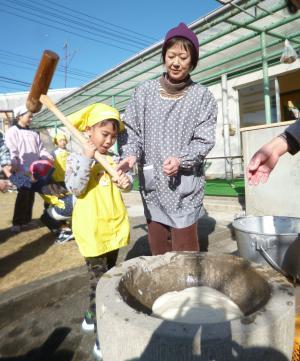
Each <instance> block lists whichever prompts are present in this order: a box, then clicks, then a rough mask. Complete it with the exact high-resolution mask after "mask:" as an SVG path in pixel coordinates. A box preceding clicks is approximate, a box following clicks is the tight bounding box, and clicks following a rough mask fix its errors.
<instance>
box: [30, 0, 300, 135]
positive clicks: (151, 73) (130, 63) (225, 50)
mask: <svg viewBox="0 0 300 361" xmlns="http://www.w3.org/2000/svg"><path fill="white" fill-rule="evenodd" d="M233 3H236V4H239V7H242V8H243V9H244V10H246V12H243V11H241V10H240V9H238V8H237V7H235V6H233V5H232V4H231V5H225V6H222V7H221V8H219V9H217V10H215V11H213V12H212V13H210V14H208V15H207V16H204V17H202V18H200V19H199V20H197V21H195V22H193V23H192V24H190V28H191V29H193V30H194V31H195V33H196V34H197V36H198V38H199V43H200V50H199V55H200V60H199V63H198V66H197V68H196V69H195V70H194V71H193V73H192V78H193V80H194V81H196V82H200V83H203V84H206V85H209V84H212V83H214V82H216V81H219V79H220V76H221V75H222V74H223V73H227V75H228V76H229V77H233V76H236V75H237V74H240V73H241V72H243V71H244V72H246V71H249V69H253V68H255V67H261V62H262V60H261V45H260V33H261V32H262V31H265V33H266V44H267V45H266V46H267V57H268V61H269V62H270V63H274V62H275V63H276V62H278V61H279V58H280V56H281V52H282V49H283V41H284V39H285V38H288V39H290V41H291V43H292V44H293V45H296V46H299V44H300V37H299V36H300V32H299V30H300V11H299V12H298V13H296V14H293V15H291V14H289V13H288V11H287V9H286V2H285V0H277V1H274V0H263V1H259V0H248V1H233ZM161 45H162V41H160V42H158V43H156V44H154V45H153V46H151V47H149V48H147V49H146V50H144V51H143V52H141V53H138V54H136V55H135V56H133V57H132V58H130V59H128V60H127V61H125V62H124V63H122V64H120V65H118V66H117V67H115V68H113V69H111V70H109V71H108V72H106V73H104V74H102V75H100V76H99V77H97V78H96V79H95V80H93V81H91V82H90V83H88V84H86V85H84V86H83V87H81V88H80V89H78V90H76V91H75V92H73V93H71V94H69V95H68V96H66V97H64V98H63V99H61V100H60V101H59V102H58V103H57V106H58V107H59V109H60V110H61V111H62V112H63V113H64V114H65V115H68V114H70V113H73V112H74V111H76V110H78V109H80V108H82V107H84V106H86V105H88V104H91V103H95V102H104V103H107V104H110V105H114V106H116V107H117V108H118V109H119V110H123V109H124V108H125V106H126V104H127V102H128V100H129V98H130V96H131V94H132V91H133V89H134V88H135V87H136V86H137V85H138V84H139V83H141V82H143V81H145V80H148V79H154V78H157V77H159V76H160V75H161V73H162V71H163V66H162V63H161V55H160V51H161ZM56 122H57V120H56V118H55V116H54V115H53V114H52V113H51V112H50V111H48V110H43V111H42V112H40V113H39V114H37V115H36V116H35V117H34V121H33V124H34V126H35V127H37V128H42V127H52V126H54V125H55V123H56Z"/></svg>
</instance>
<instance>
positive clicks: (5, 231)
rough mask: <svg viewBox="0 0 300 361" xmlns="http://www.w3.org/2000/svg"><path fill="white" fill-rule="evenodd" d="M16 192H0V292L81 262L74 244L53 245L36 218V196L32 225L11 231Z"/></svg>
mask: <svg viewBox="0 0 300 361" xmlns="http://www.w3.org/2000/svg"><path fill="white" fill-rule="evenodd" d="M15 198H16V193H15V192H12V193H5V194H3V193H1V192H0V209H1V217H0V292H4V291H7V290H9V289H11V288H14V287H17V286H20V285H23V284H25V283H29V282H31V281H34V280H36V279H41V278H44V277H47V276H51V275H53V274H55V273H58V272H61V271H65V270H68V269H71V268H73V267H78V266H81V265H83V264H84V260H83V257H82V256H81V255H80V253H79V251H78V249H77V246H76V243H75V242H74V241H70V242H68V243H65V244H63V245H59V244H55V243H54V242H55V237H54V235H52V234H51V233H49V231H48V229H47V228H46V227H44V226H43V225H42V223H40V221H39V217H40V215H41V214H42V210H43V201H42V199H41V197H40V196H39V195H36V198H35V199H36V200H35V204H34V212H33V219H34V220H35V222H34V223H35V224H34V225H33V226H32V227H31V228H30V229H26V230H24V231H22V232H21V233H18V234H13V233H12V232H11V231H10V227H11V219H12V214H13V209H14V203H15Z"/></svg>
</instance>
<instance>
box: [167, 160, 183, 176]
mask: <svg viewBox="0 0 300 361" xmlns="http://www.w3.org/2000/svg"><path fill="white" fill-rule="evenodd" d="M179 167H180V160H179V159H178V158H176V157H168V158H167V159H166V160H165V161H164V163H163V172H164V174H165V175H167V176H168V177H172V176H175V175H176V174H177V173H178V170H179Z"/></svg>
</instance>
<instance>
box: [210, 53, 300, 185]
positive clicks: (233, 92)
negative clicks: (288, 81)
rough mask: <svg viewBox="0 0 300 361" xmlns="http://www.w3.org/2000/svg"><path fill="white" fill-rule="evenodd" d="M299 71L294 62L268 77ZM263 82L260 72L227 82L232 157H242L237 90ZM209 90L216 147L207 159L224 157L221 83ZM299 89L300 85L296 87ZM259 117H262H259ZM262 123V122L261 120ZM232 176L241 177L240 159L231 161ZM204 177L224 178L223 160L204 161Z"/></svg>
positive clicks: (299, 65) (275, 68) (272, 70)
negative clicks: (214, 109) (213, 106)
mask: <svg viewBox="0 0 300 361" xmlns="http://www.w3.org/2000/svg"><path fill="white" fill-rule="evenodd" d="M299 69H300V60H299V59H298V60H296V61H295V62H294V63H292V64H279V65H275V66H272V67H270V68H269V77H270V78H272V77H273V78H274V77H277V76H279V75H283V74H287V73H292V72H293V71H295V70H299ZM262 80H263V73H262V70H259V71H255V72H253V73H250V74H245V75H242V76H239V77H236V78H233V79H230V80H228V81H227V86H228V108H229V110H228V115H229V122H230V124H231V127H232V128H233V129H235V134H234V135H233V136H230V148H231V155H232V156H241V155H242V144H241V135H240V131H239V128H240V115H239V92H238V90H239V89H241V88H242V87H245V86H250V85H251V84H255V83H257V82H258V81H262ZM209 89H210V90H211V91H212V93H213V94H214V96H215V98H216V100H217V103H218V120H217V133H216V145H215V147H214V148H213V149H212V151H211V152H210V153H209V155H208V158H211V157H222V156H224V137H223V135H222V131H223V111H222V89H221V83H219V84H216V85H213V86H210V87H209ZM298 89H300V84H299V85H298ZM261 116H264V114H263V115H261ZM263 122H264V120H263ZM232 163H233V174H234V176H240V175H243V162H242V160H241V159H238V158H237V159H233V160H232ZM206 175H207V177H211V178H215V177H222V178H223V177H224V176H225V160H213V159H207V161H206Z"/></svg>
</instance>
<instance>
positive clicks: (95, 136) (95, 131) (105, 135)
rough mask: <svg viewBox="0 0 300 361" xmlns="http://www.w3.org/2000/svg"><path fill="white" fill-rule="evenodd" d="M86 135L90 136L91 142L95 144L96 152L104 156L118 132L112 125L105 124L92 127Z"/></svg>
mask: <svg viewBox="0 0 300 361" xmlns="http://www.w3.org/2000/svg"><path fill="white" fill-rule="evenodd" d="M87 134H88V135H89V136H90V139H91V141H92V142H93V143H94V144H95V146H96V148H97V150H98V152H99V153H101V154H106V153H107V152H108V150H109V148H110V147H111V146H112V145H113V144H114V143H115V141H116V139H117V135H118V131H117V129H114V126H113V124H112V123H107V124H105V125H103V124H102V123H98V124H95V125H94V126H93V127H91V128H88V129H87Z"/></svg>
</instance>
